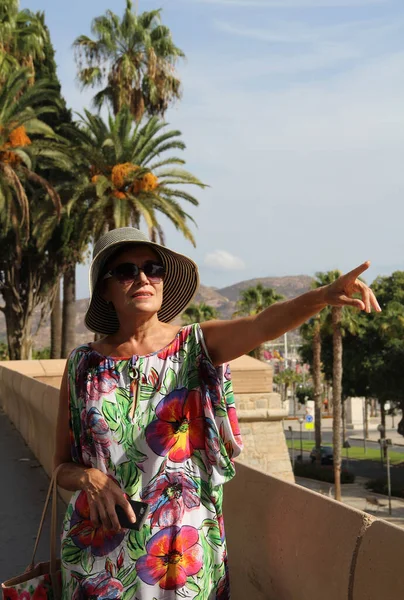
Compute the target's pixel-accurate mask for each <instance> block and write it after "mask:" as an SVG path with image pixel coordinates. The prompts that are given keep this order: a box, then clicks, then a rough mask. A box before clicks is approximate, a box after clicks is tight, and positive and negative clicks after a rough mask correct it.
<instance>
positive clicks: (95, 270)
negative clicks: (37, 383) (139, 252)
mask: <svg viewBox="0 0 404 600" xmlns="http://www.w3.org/2000/svg"><path fill="white" fill-rule="evenodd" d="M128 244H147V245H148V246H150V247H151V248H152V249H153V250H154V251H155V252H156V253H157V254H158V255H159V257H160V259H161V261H162V262H163V264H164V266H165V269H166V275H165V277H164V286H163V303H162V305H161V309H160V310H159V312H158V318H159V320H160V321H163V322H164V323H169V322H170V321H172V320H173V319H175V317H176V316H177V315H179V314H181V312H182V311H183V310H184V309H185V307H186V306H187V305H188V304H189V303H190V302H191V300H192V298H193V297H194V296H195V294H196V291H197V289H198V286H199V274H198V267H197V266H196V264H195V263H194V262H193V261H192V260H191V259H190V258H188V257H187V256H184V255H183V254H178V253H177V252H173V250H169V249H168V248H165V247H164V246H161V245H160V244H157V243H156V242H151V241H150V240H149V239H148V237H147V236H146V235H145V234H144V233H142V232H141V231H139V230H138V229H135V228H134V227H122V228H120V229H113V230H112V231H109V232H108V233H106V234H105V235H103V236H102V237H100V238H99V240H98V241H97V242H96V244H95V246H94V251H93V260H92V263H91V266H90V276H89V279H90V304H89V306H88V309H87V312H86V316H85V319H84V322H85V325H86V327H87V329H89V330H90V331H93V332H95V333H102V334H104V335H107V334H111V333H115V332H116V331H118V328H119V321H118V315H117V314H116V312H115V309H114V308H113V306H111V305H110V304H108V303H107V302H106V300H104V299H103V298H102V296H101V294H100V292H99V289H98V286H97V284H98V281H99V277H100V274H101V273H102V270H103V268H104V266H105V264H106V262H107V261H108V259H109V258H110V256H111V255H112V254H114V253H115V252H116V251H117V249H118V248H119V247H120V246H126V245H128Z"/></svg>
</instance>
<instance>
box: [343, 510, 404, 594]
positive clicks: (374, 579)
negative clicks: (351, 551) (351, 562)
mask: <svg viewBox="0 0 404 600" xmlns="http://www.w3.org/2000/svg"><path fill="white" fill-rule="evenodd" d="M403 538H404V532H403V530H402V529H400V528H399V527H395V526H394V525H390V524H389V523H386V522H383V521H375V522H374V523H372V525H371V527H369V528H368V529H367V530H366V531H365V533H364V535H363V538H362V540H361V542H360V544H359V545H358V553H357V559H356V568H355V578H354V580H353V582H352V592H353V593H352V596H350V597H349V598H350V600H351V599H352V600H368V599H369V600H373V598H380V599H383V600H387V599H390V598H391V599H392V600H398V599H399V598H403V597H404V575H403V554H404V542H403Z"/></svg>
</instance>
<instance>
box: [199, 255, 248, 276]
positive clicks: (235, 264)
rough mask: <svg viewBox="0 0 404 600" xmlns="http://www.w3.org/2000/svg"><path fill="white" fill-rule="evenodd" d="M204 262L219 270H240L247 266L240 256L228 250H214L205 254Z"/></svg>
mask: <svg viewBox="0 0 404 600" xmlns="http://www.w3.org/2000/svg"><path fill="white" fill-rule="evenodd" d="M204 264H205V266H207V267H210V268H211V269H215V270H219V271H239V270H241V269H244V268H245V263H244V261H243V260H241V258H238V256H234V255H233V254H230V252H227V251H226V250H214V252H210V253H209V254H207V255H206V256H205V260H204Z"/></svg>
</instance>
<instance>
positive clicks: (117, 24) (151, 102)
mask: <svg viewBox="0 0 404 600" xmlns="http://www.w3.org/2000/svg"><path fill="white" fill-rule="evenodd" d="M92 33H93V35H94V39H92V38H89V37H87V36H86V35H81V36H79V37H78V38H77V39H76V41H75V42H74V47H75V50H76V53H77V62H78V68H79V70H78V77H79V80H80V81H81V83H82V84H83V87H87V86H92V87H94V86H102V85H103V86H105V87H104V88H103V89H102V90H101V91H100V92H98V94H97V95H96V96H95V98H94V105H95V106H96V107H97V108H100V107H101V106H103V105H105V104H107V105H108V106H109V107H110V108H112V110H113V113H114V114H115V115H116V114H118V113H119V112H120V111H121V110H122V108H124V107H128V108H129V110H130V111H131V113H132V115H133V116H134V118H135V119H136V121H138V122H139V121H140V120H141V119H142V117H143V115H144V113H145V112H146V113H147V114H148V115H149V116H154V115H159V116H164V114H165V112H166V110H167V108H168V107H169V105H170V103H171V102H173V101H174V100H175V99H177V98H179V97H180V95H181V83H180V80H179V78H178V76H177V75H176V73H175V65H176V62H177V60H178V59H179V58H184V56H185V55H184V53H183V52H182V50H180V48H178V47H177V46H176V45H175V44H174V42H173V40H172V36H171V32H170V29H169V28H168V27H166V26H164V25H162V23H161V10H152V11H150V12H144V13H141V14H139V15H138V14H136V12H135V10H134V9H133V3H132V2H131V0H126V8H125V11H124V14H123V17H122V19H120V18H119V17H118V16H117V15H116V14H114V13H113V12H112V11H110V10H108V11H107V12H106V14H105V15H103V16H101V17H97V18H96V19H94V20H93V23H92Z"/></svg>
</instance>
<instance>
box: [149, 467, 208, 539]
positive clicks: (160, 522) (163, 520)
mask: <svg viewBox="0 0 404 600" xmlns="http://www.w3.org/2000/svg"><path fill="white" fill-rule="evenodd" d="M141 496H142V499H143V500H144V501H145V502H147V503H148V504H149V505H150V511H151V526H152V527H156V526H157V527H169V526H170V525H175V524H176V523H178V522H181V520H182V517H183V515H184V511H185V509H188V510H192V509H193V508H196V507H197V506H199V505H200V500H199V496H198V486H197V484H196V483H195V481H193V479H191V478H190V477H188V475H186V474H185V473H182V472H181V471H175V472H164V473H162V474H160V475H158V476H157V477H155V478H154V479H153V480H152V481H151V482H150V483H149V485H148V486H147V487H146V488H145V489H144V490H143V491H142V494H141Z"/></svg>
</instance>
